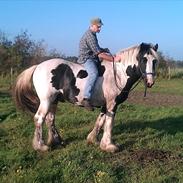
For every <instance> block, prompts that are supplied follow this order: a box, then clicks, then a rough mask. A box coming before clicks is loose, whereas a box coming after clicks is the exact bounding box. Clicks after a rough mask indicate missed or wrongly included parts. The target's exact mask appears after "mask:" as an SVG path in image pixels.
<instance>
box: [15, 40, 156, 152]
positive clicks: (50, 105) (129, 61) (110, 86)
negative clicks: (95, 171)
mask: <svg viewBox="0 0 183 183" xmlns="http://www.w3.org/2000/svg"><path fill="white" fill-rule="evenodd" d="M157 49H158V45H157V44H156V45H152V44H146V43H141V44H140V45H137V46H133V47H130V48H127V49H124V50H122V51H120V52H118V53H117V54H119V55H120V57H121V60H120V61H119V62H108V61H102V62H101V66H100V69H99V72H100V75H99V77H98V79H97V81H96V84H95V88H94V90H93V94H92V98H91V104H92V105H93V106H94V107H101V113H100V114H99V116H98V118H97V120H96V122H95V125H94V128H93V130H92V131H91V132H90V133H89V135H88V136H87V142H88V143H96V144H99V146H100V148H101V149H102V150H103V151H107V152H116V151H118V149H119V147H118V146H117V145H115V144H114V143H113V141H112V128H113V122H114V117H115V113H116V110H117V106H118V105H119V104H121V103H122V102H124V101H125V100H126V99H127V98H128V94H129V92H130V89H131V88H132V87H133V85H134V84H135V83H136V82H137V81H138V80H139V79H140V78H143V80H144V83H145V85H146V86H147V87H149V88H150V87H152V85H153V84H154V76H155V72H156V65H157V62H158V54H157ZM87 77H88V74H87V72H86V70H85V69H84V67H83V66H82V65H79V64H76V63H73V62H69V61H67V60H64V59H50V60H47V61H44V62H42V63H40V64H38V65H34V66H32V67H30V68H28V69H26V70H24V71H23V72H22V73H21V74H20V75H19V76H18V78H17V81H16V83H15V88H14V96H15V101H16V103H17V105H18V106H19V107H20V108H21V109H23V110H27V111H30V112H31V113H33V114H34V123H35V132H34V138H33V143H32V144H33V148H34V149H35V150H40V151H46V150H48V148H49V146H51V145H53V144H61V142H62V138H61V136H60V135H59V133H58V131H57V129H56V127H55V122H54V121H55V113H56V107H57V103H58V102H59V101H60V102H65V101H68V102H72V103H74V104H75V105H78V106H81V101H82V100H83V90H84V86H85V83H86V80H87ZM71 96H72V99H71ZM73 96H74V100H73ZM43 122H46V125H47V127H48V139H47V144H45V142H44V140H43V137H42V125H43ZM101 128H103V136H102V138H101V140H100V141H99V139H98V135H99V132H100V130H101Z"/></svg>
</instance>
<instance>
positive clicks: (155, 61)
mask: <svg viewBox="0 0 183 183" xmlns="http://www.w3.org/2000/svg"><path fill="white" fill-rule="evenodd" d="M152 63H153V70H155V69H156V64H157V60H153V62H152Z"/></svg>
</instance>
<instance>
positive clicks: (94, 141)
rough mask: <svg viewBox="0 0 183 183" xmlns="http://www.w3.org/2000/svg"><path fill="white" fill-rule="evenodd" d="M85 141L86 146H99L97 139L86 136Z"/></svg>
mask: <svg viewBox="0 0 183 183" xmlns="http://www.w3.org/2000/svg"><path fill="white" fill-rule="evenodd" d="M86 141H87V144H94V145H99V141H98V139H97V138H95V137H91V136H90V135H88V137H87V139H86Z"/></svg>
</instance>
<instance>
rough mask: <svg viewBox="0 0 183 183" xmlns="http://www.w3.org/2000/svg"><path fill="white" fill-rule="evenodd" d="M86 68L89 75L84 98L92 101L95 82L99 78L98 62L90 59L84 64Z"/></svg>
mask: <svg viewBox="0 0 183 183" xmlns="http://www.w3.org/2000/svg"><path fill="white" fill-rule="evenodd" d="M84 67H85V69H86V71H87V73H88V79H87V81H86V85H85V89H84V98H87V99H90V98H91V95H92V91H93V88H94V85H95V82H96V80H97V78H98V68H97V60H94V59H88V60H87V61H86V62H85V63H84Z"/></svg>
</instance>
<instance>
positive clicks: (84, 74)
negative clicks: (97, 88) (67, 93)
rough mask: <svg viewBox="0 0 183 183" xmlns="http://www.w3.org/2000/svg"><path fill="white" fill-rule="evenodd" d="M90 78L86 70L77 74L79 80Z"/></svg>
mask: <svg viewBox="0 0 183 183" xmlns="http://www.w3.org/2000/svg"><path fill="white" fill-rule="evenodd" d="M87 76H88V73H87V72H86V71H85V70H80V71H79V72H78V74H77V78H81V79H82V78H86V77H87Z"/></svg>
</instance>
